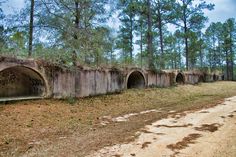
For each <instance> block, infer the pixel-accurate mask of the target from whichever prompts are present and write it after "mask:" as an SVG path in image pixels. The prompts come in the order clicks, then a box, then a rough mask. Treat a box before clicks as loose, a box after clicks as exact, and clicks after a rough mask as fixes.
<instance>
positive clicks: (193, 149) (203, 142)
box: [88, 97, 236, 157]
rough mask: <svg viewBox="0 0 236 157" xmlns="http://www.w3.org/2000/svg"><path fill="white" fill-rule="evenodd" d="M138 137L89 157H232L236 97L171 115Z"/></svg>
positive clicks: (235, 141)
mask: <svg viewBox="0 0 236 157" xmlns="http://www.w3.org/2000/svg"><path fill="white" fill-rule="evenodd" d="M137 135H138V138H137V139H136V140H135V141H133V142H131V143H126V144H118V145H114V146H111V147H105V148H103V149H101V150H99V151H97V152H92V154H90V155H88V157H112V156H114V157H132V156H135V157H175V156H176V157H206V156H207V157H235V156H236V97H231V98H228V99H226V100H225V102H224V103H222V104H219V105H217V106H215V107H213V108H209V109H203V110H200V111H195V112H184V113H180V114H172V115H170V116H169V117H168V118H166V119H162V120H159V121H157V122H154V123H152V124H151V125H147V126H145V128H143V130H142V131H140V132H137Z"/></svg>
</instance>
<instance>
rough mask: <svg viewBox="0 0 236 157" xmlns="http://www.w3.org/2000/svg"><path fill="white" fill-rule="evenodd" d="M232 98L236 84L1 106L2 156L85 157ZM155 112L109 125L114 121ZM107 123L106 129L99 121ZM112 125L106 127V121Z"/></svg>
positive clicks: (223, 83)
mask: <svg viewBox="0 0 236 157" xmlns="http://www.w3.org/2000/svg"><path fill="white" fill-rule="evenodd" d="M235 95H236V83H235V82H223V81H222V82H215V83H203V84H199V85H194V86H193V85H183V86H177V87H171V88H149V89H142V90H138V89H133V90H127V91H124V92H122V93H121V94H114V95H104V96H97V97H91V98H83V99H77V100H73V99H68V100H52V99H50V100H36V101H21V102H15V103H8V104H7V105H0V119H1V120H0V156H4V157H5V156H13V155H14V156H21V155H28V156H35V155H36V156H52V155H54V156H63V155H66V156H68V154H70V155H71V156H73V155H76V156H85V155H86V154H88V153H89V152H91V151H93V150H98V149H100V148H102V147H104V146H108V145H113V144H116V143H121V142H129V141H131V140H133V139H134V137H135V132H137V131H140V130H142V128H143V127H144V126H145V125H147V124H150V123H151V122H154V121H156V120H158V119H161V118H163V117H166V116H167V115H169V114H170V112H172V113H171V114H173V112H175V113H180V112H182V111H186V110H198V109H202V108H207V107H211V106H213V105H216V104H218V103H220V102H222V101H223V99H224V98H227V97H231V96H235ZM153 109H156V110H159V111H160V112H149V113H147V114H139V115H135V116H132V117H130V118H129V120H128V121H126V122H112V121H111V119H112V118H113V117H118V116H122V115H125V114H130V113H140V112H142V111H147V110H153ZM104 116H105V117H110V119H109V118H108V119H107V121H108V123H106V125H103V124H102V121H103V118H104ZM109 120H110V121H109Z"/></svg>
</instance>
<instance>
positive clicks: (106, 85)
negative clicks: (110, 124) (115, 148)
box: [0, 57, 221, 98]
mask: <svg viewBox="0 0 236 157" xmlns="http://www.w3.org/2000/svg"><path fill="white" fill-rule="evenodd" d="M178 74H179V75H178ZM178 76H181V77H178ZM220 78H221V77H219V76H218V75H216V74H205V73H201V72H180V71H160V72H154V71H150V70H144V69H139V68H125V69H109V68H97V69H91V68H85V67H76V68H73V69H68V68H65V67H64V68H63V67H59V66H57V65H53V64H50V63H47V62H45V61H39V60H37V61H35V60H19V59H14V58H4V57H0V98H4V97H18V96H41V97H45V98H50V97H53V98H67V97H86V96H94V95H100V94H106V93H114V92H119V91H121V90H124V89H127V88H145V87H150V86H153V87H169V86H172V85H174V84H176V83H181V79H183V80H182V82H183V84H184V83H186V84H196V83H199V82H211V81H216V80H219V79H220ZM181 84H182V83H181Z"/></svg>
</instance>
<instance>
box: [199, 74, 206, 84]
mask: <svg viewBox="0 0 236 157" xmlns="http://www.w3.org/2000/svg"><path fill="white" fill-rule="evenodd" d="M198 82H206V78H205V75H200V76H199V78H198Z"/></svg>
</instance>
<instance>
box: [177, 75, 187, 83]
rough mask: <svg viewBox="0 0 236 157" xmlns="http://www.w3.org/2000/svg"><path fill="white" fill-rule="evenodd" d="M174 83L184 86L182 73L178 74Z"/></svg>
mask: <svg viewBox="0 0 236 157" xmlns="http://www.w3.org/2000/svg"><path fill="white" fill-rule="evenodd" d="M175 81H176V83H177V84H184V82H185V78H184V75H183V74H182V73H178V74H177V76H176V79H175Z"/></svg>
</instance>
